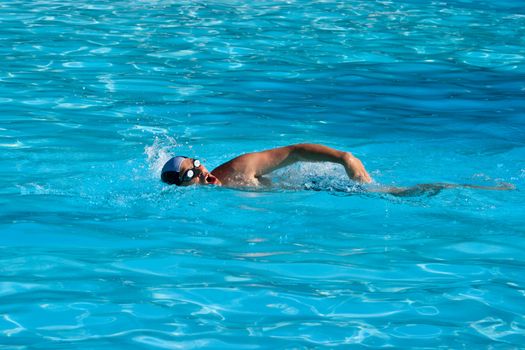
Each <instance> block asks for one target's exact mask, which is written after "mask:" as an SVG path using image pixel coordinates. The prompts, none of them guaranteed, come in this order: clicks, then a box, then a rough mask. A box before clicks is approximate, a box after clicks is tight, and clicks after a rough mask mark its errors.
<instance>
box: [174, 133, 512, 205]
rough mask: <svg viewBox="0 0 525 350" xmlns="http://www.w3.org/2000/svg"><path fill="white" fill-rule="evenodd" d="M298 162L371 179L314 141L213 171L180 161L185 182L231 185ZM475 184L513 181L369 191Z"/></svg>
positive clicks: (348, 158)
mask: <svg viewBox="0 0 525 350" xmlns="http://www.w3.org/2000/svg"><path fill="white" fill-rule="evenodd" d="M297 162H329V163H336V164H341V165H342V166H343V167H344V169H345V171H346V174H347V175H348V178H349V179H351V180H353V181H356V182H359V183H370V182H372V178H371V177H370V175H369V174H368V172H367V171H366V169H365V167H364V166H363V163H362V162H361V161H360V160H359V159H357V158H356V157H355V156H354V155H352V154H351V153H350V152H344V151H338V150H336V149H333V148H330V147H327V146H323V145H319V144H313V143H301V144H296V145H290V146H285V147H279V148H274V149H269V150H266V151H261V152H254V153H246V154H243V155H240V156H238V157H236V158H233V159H232V160H230V161H228V162H226V163H224V164H222V165H220V166H218V167H217V168H215V169H213V170H212V171H211V172H210V171H208V169H206V167H205V166H204V165H202V164H201V165H200V166H199V167H196V168H193V159H192V158H187V159H185V160H184V161H183V162H182V164H181V170H180V173H181V174H184V172H185V171H187V170H189V169H193V170H194V171H195V174H196V175H195V176H194V178H193V179H192V180H191V181H187V182H183V183H182V186H190V185H218V186H228V187H248V186H259V185H265V184H267V183H268V181H267V180H266V179H265V178H263V175H266V174H269V173H271V172H272V171H274V170H277V169H280V168H283V167H286V166H288V165H291V164H294V163H297ZM457 187H464V188H476V189H483V190H509V189H513V188H514V187H513V185H511V184H503V185H500V186H476V185H460V184H447V183H435V184H421V185H416V186H412V187H380V188H374V189H369V190H368V191H369V192H380V193H389V194H392V195H395V196H415V195H419V194H423V193H434V192H435V193H437V192H439V191H441V190H442V189H445V188H457Z"/></svg>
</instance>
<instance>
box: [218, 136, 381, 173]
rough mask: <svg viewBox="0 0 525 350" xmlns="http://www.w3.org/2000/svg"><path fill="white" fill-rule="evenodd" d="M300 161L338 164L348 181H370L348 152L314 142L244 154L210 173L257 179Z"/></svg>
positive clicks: (363, 169) (359, 162)
mask: <svg viewBox="0 0 525 350" xmlns="http://www.w3.org/2000/svg"><path fill="white" fill-rule="evenodd" d="M299 161H307V162H331V163H337V164H341V165H343V166H344V167H345V170H346V173H347V174H348V177H349V178H350V179H352V180H355V181H359V182H365V183H369V182H371V181H372V179H371V178H370V175H369V174H368V172H367V171H366V170H365V167H364V166H363V163H361V161H360V160H359V159H357V158H356V157H354V156H353V155H352V154H351V153H349V152H343V151H338V150H336V149H333V148H330V147H327V146H323V145H319V144H313V143H302V144H297V145H290V146H285V147H279V148H274V149H270V150H266V151H262V152H254V153H247V154H243V155H242V156H239V157H237V158H234V159H232V160H230V161H229V162H227V163H224V164H223V165H221V166H219V167H218V168H217V169H215V170H214V171H213V172H214V173H215V172H217V173H223V174H225V173H236V174H243V175H245V176H248V177H259V176H262V175H265V174H268V173H271V172H272V171H274V170H276V169H279V168H282V167H285V166H287V165H291V164H293V163H295V162H299Z"/></svg>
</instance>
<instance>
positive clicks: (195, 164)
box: [182, 159, 201, 182]
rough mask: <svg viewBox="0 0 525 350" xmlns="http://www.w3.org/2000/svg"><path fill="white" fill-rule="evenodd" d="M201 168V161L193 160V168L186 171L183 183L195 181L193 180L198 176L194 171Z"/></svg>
mask: <svg viewBox="0 0 525 350" xmlns="http://www.w3.org/2000/svg"><path fill="white" fill-rule="evenodd" d="M200 166H201V162H200V160H198V159H194V160H193V168H191V169H188V170H186V171H185V172H184V174H183V175H182V182H190V181H191V180H193V178H194V177H195V175H196V174H195V171H194V169H195V168H198V167H200Z"/></svg>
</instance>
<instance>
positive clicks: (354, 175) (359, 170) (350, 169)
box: [343, 152, 372, 183]
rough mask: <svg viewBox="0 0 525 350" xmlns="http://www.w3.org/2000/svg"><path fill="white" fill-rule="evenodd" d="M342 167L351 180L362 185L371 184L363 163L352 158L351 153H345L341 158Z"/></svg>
mask: <svg viewBox="0 0 525 350" xmlns="http://www.w3.org/2000/svg"><path fill="white" fill-rule="evenodd" d="M343 166H344V167H345V170H346V173H347V174H348V177H349V178H350V179H351V180H354V181H358V182H363V183H370V182H372V178H371V177H370V175H369V174H368V172H367V171H366V169H365V167H364V165H363V163H362V162H361V161H360V160H359V159H357V158H356V157H354V156H353V155H352V153H348V152H346V153H345V155H344V156H343Z"/></svg>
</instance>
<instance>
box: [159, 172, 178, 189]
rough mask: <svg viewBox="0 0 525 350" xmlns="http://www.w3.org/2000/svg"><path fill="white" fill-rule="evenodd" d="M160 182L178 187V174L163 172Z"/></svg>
mask: <svg viewBox="0 0 525 350" xmlns="http://www.w3.org/2000/svg"><path fill="white" fill-rule="evenodd" d="M160 178H161V180H162V181H163V182H165V183H167V184H168V185H177V186H180V179H179V173H178V172H176V171H165V172H163V173H162V175H161V176H160Z"/></svg>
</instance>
